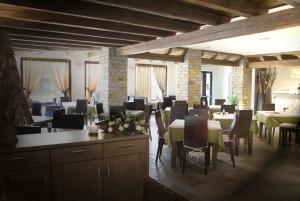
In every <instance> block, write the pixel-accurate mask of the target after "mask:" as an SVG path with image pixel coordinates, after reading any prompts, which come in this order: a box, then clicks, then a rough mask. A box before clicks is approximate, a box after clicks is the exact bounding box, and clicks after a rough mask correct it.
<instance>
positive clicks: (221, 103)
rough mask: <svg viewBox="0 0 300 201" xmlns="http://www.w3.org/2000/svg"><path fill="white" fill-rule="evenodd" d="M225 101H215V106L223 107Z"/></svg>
mask: <svg viewBox="0 0 300 201" xmlns="http://www.w3.org/2000/svg"><path fill="white" fill-rule="evenodd" d="M225 101H226V100H225V99H215V105H223V104H224V103H225Z"/></svg>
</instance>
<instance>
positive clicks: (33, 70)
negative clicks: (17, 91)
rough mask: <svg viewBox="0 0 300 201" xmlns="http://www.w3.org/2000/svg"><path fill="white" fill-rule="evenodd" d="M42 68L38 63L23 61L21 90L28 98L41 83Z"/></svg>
mask: <svg viewBox="0 0 300 201" xmlns="http://www.w3.org/2000/svg"><path fill="white" fill-rule="evenodd" d="M41 68H42V66H41V62H40V61H33V60H23V67H22V71H23V88H24V91H25V95H26V97H27V98H28V97H29V96H30V95H31V94H32V92H34V91H35V90H36V89H37V86H38V85H39V84H40V81H41V74H42V69H41Z"/></svg>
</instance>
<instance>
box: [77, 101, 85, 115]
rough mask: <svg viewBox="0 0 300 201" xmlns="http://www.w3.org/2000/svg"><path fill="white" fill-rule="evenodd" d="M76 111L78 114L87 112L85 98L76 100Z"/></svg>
mask: <svg viewBox="0 0 300 201" xmlns="http://www.w3.org/2000/svg"><path fill="white" fill-rule="evenodd" d="M75 111H76V113H78V114H86V113H87V100H86V99H82V100H76V109H75Z"/></svg>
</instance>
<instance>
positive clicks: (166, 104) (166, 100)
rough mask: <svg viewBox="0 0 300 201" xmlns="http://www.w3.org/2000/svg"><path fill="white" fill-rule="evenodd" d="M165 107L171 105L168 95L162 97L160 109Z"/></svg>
mask: <svg viewBox="0 0 300 201" xmlns="http://www.w3.org/2000/svg"><path fill="white" fill-rule="evenodd" d="M166 107H172V99H171V98H170V97H168V96H166V97H164V98H163V103H162V109H163V110H164V109H165V108H166Z"/></svg>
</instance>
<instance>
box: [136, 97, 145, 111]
mask: <svg viewBox="0 0 300 201" xmlns="http://www.w3.org/2000/svg"><path fill="white" fill-rule="evenodd" d="M134 103H135V109H136V110H143V111H145V100H144V99H136V98H135V99H134Z"/></svg>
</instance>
